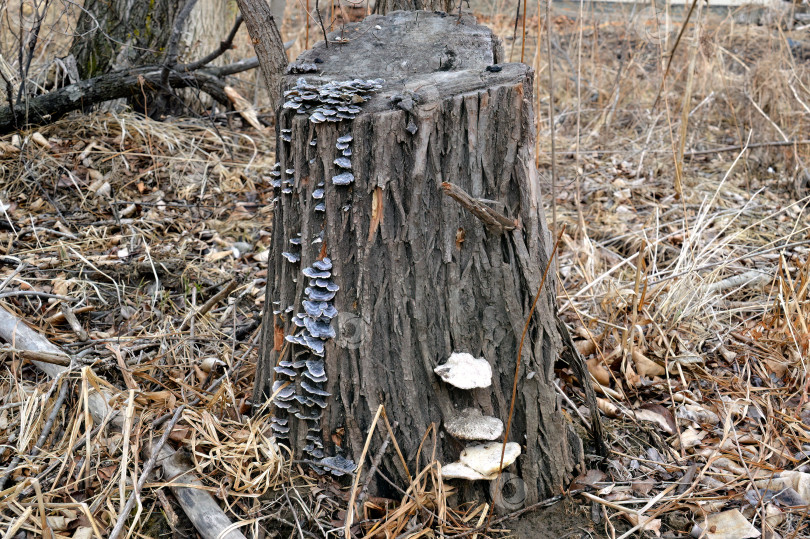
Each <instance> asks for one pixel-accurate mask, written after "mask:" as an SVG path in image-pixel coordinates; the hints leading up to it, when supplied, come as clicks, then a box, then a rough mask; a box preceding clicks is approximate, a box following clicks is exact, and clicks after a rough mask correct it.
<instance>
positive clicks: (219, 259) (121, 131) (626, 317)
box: [0, 2, 810, 538]
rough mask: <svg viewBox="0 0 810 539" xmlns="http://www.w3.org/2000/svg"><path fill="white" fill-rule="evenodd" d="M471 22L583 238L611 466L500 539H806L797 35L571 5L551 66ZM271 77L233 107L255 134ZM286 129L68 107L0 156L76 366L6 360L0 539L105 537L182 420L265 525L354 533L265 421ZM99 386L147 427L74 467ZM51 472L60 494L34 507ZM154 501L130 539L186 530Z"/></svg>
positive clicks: (469, 513) (187, 438)
mask: <svg viewBox="0 0 810 539" xmlns="http://www.w3.org/2000/svg"><path fill="white" fill-rule="evenodd" d="M2 5H5V4H2V3H0V6H2ZM507 7H508V9H507ZM473 8H474V10H475V11H476V12H477V13H478V15H479V16H480V18H481V20H482V21H483V22H485V23H487V24H489V25H490V26H491V27H493V28H494V29H495V30H496V32H497V33H498V34H499V35H501V37H502V38H503V40H504V45H505V51H506V53H507V56H508V57H509V58H510V59H511V60H512V61H520V60H521V56H522V58H523V61H525V62H526V63H528V64H530V65H532V66H533V67H534V69H535V72H536V79H535V93H534V99H535V113H536V116H537V125H536V128H537V165H538V167H539V169H540V171H541V173H542V177H543V186H544V189H545V191H544V202H545V208H546V215H547V219H548V222H549V225H550V227H551V228H552V231H553V233H554V234H555V236H556V234H557V232H558V231H562V230H563V226H564V227H565V228H564V233H562V236H561V241H560V247H559V251H558V261H559V262H558V263H559V266H558V268H556V269H557V273H558V280H559V287H558V305H559V309H560V313H561V316H562V317H563V319H564V320H565V321H566V322H567V323H568V325H569V327H571V328H572V329H573V331H574V334H575V340H576V344H577V347H578V348H579V351H580V352H581V353H582V355H583V356H584V357H585V358H586V359H587V361H588V367H589V369H590V371H591V374H592V376H593V379H594V382H595V383H596V385H597V392H598V395H599V408H600V412H601V414H602V418H603V423H604V427H605V429H606V434H607V443H608V445H609V447H610V449H611V451H612V452H611V455H610V456H609V458H608V460H607V463H606V464H607V465H606V467H605V468H604V469H603V470H601V471H600V470H597V469H596V459H594V460H589V461H588V462H586V466H587V468H588V470H589V471H588V472H587V473H586V474H583V476H581V477H579V478H578V479H577V480H576V481H575V484H574V485H572V489H574V488H578V487H582V488H584V489H585V490H586V492H585V494H583V495H578V496H574V497H572V498H571V499H568V500H566V501H564V502H561V503H558V504H556V505H553V506H552V507H551V508H547V509H542V510H538V511H536V512H530V513H526V514H523V515H522V516H520V517H519V518H517V519H513V520H509V521H505V522H503V523H500V524H499V525H498V526H499V528H501V529H503V530H505V531H504V532H499V533H496V534H490V535H498V536H503V535H509V534H512V535H513V536H517V537H527V538H529V537H540V538H542V537H554V538H564V537H571V538H576V537H580V538H584V537H611V538H615V537H624V536H625V535H624V534H627V533H629V534H632V535H643V536H650V537H652V536H657V535H663V536H665V537H673V538H674V537H686V536H687V535H688V534H689V533H690V532H692V531H693V529H694V528H695V526H699V527H700V528H702V530H703V532H702V533H703V537H709V538H721V537H728V538H731V537H737V538H744V537H758V536H760V535H762V536H764V537H771V538H777V537H785V538H794V537H810V527H809V526H810V521H809V520H808V519H807V518H806V517H807V511H808V507H810V398H809V397H808V391H809V389H810V372H809V371H808V360H809V359H808V346H810V327H809V326H810V301H808V293H810V221H808V218H807V214H808V210H807V206H808V204H809V203H810V169H808V160H810V140H809V139H810V39H808V37H807V28H806V27H805V28H801V27H800V26H801V24H802V23H801V22H797V23H795V25H796V26H792V24H793V23H791V25H788V24H786V22H787V21H791V20H792V17H793V11H791V10H787V11H786V12H785V13H781V14H778V15H779V16H773V12H769V11H762V10H758V11H756V10H755V11H751V10H736V11H729V12H718V11H711V12H708V11H704V10H702V9H701V8H698V9H697V10H696V12H695V13H694V14H693V17H692V19H691V22H690V24H689V25H688V26H687V27H686V29H685V31H684V32H683V37H682V38H681V39H680V41H678V39H677V36H678V32H679V30H680V28H681V25H682V24H681V23H682V22H683V17H682V16H681V17H676V18H674V19H673V20H672V21H671V24H669V25H667V24H666V21H665V19H664V16H665V13H663V12H662V11H658V12H656V11H655V10H654V9H653V8H649V7H637V8H633V7H632V6H621V7H615V6H614V7H613V8H611V10H610V13H607V14H606V13H599V12H596V11H595V10H593V9H590V8H588V6H585V8H584V10H583V14H582V17H580V16H579V13H578V9H579V6H578V5H577V4H573V3H572V4H570V5H569V4H564V5H562V6H561V7H560V9H559V10H555V11H554V13H553V17H552V21H551V22H552V24H551V28H550V34H551V40H550V47H551V54H550V55H549V54H547V47H548V46H549V43H548V42H547V41H546V36H547V31H548V30H549V28H547V27H546V25H545V24H544V18H543V17H542V13H543V6H542V5H539V6H538V5H535V6H532V11H530V12H529V14H528V15H529V17H528V20H527V33H526V39H525V47H524V45H523V42H524V40H523V39H522V37H521V35H522V29H521V24H520V23H518V24H517V26H515V21H514V12H513V11H512V10H513V9H514V6H507V5H506V4H505V3H500V4H498V3H493V4H491V5H490V4H488V3H483V2H482V3H480V4H476V3H474V4H473ZM538 8H539V12H540V15H541V16H540V17H539V18H538V17H537V12H538ZM757 19H759V22H761V23H762V24H756V20H757ZM301 21H302V15H301V12H300V9H298V8H295V9H293V8H290V9H288V20H287V21H285V39H293V38H297V41H296V43H295V44H294V45H293V47H292V49H291V50H290V54H291V55H292V56H294V55H295V54H297V52H298V51H300V50H301V49H302V48H304V47H305V46H306V43H305V42H304V41H305V39H306V38H305V32H304V30H303V29H302V24H301ZM515 28H517V29H516V30H515ZM310 31H311V32H312V34H311V35H310V36H309V42H310V44H311V43H312V41H313V40H314V39H316V31H315V29H314V28H312V29H311V30H310ZM538 38H539V39H538ZM676 43H677V46H676ZM673 51H674V52H673ZM43 56H44V55H43ZM549 58H551V59H552V62H550V63H549V61H548V59H549ZM670 60H671V63H670ZM0 67H2V66H0ZM551 79H553V81H554V82H553V84H552V83H551V82H550V81H551ZM255 80H256V79H255V77H254V76H253V75H250V76H246V77H244V78H243V79H242V80H239V81H236V82H235V83H234V86H235V87H236V88H237V90H238V91H239V92H241V93H242V95H245V96H247V97H248V98H251V97H252V98H253V102H254V103H257V104H258V105H257V106H258V109H257V110H258V112H259V115H258V118H259V119H260V120H262V121H264V120H267V119H269V118H270V115H269V114H268V111H266V110H263V109H262V107H261V103H262V96H261V94H260V92H256V90H255V86H254V85H253V82H254V81H255ZM550 103H552V104H553V107H551V108H550V107H549V104H550ZM550 110H553V121H552V118H551V115H550ZM552 125H553V126H554V129H553V130H552ZM552 131H553V135H552ZM274 136H275V134H274V130H273V129H272V128H266V129H261V130H257V129H256V128H254V127H251V126H250V125H249V124H248V123H247V122H246V121H244V120H243V118H242V117H241V116H240V115H239V114H237V113H236V112H234V111H220V110H214V111H212V113H211V114H210V115H209V116H207V117H203V118H195V119H189V118H168V119H165V120H164V121H155V120H151V119H149V118H145V117H144V116H142V115H139V114H134V113H131V112H110V111H97V112H93V113H89V114H73V115H70V116H68V117H66V118H64V119H62V120H59V121H58V122H56V123H54V124H52V125H49V126H45V127H42V128H40V129H39V130H36V131H35V130H31V131H29V132H26V133H22V134H21V136H20V135H8V136H4V137H1V138H0V283H2V284H0V303H2V306H3V307H4V308H5V309H7V310H9V311H11V312H13V313H14V314H15V315H16V316H18V317H19V318H21V319H22V320H24V321H25V322H26V323H27V324H29V325H30V326H31V327H33V328H36V329H37V331H39V332H40V333H41V334H42V335H43V336H44V337H46V338H47V339H49V340H50V341H51V342H52V343H54V344H55V345H57V346H59V347H61V348H62V349H63V350H65V351H66V352H68V353H69V354H71V356H72V357H73V358H75V363H74V367H75V366H76V365H78V366H79V368H75V369H73V370H71V372H70V374H69V375H68V376H66V377H64V379H60V380H58V381H56V382H54V381H51V380H48V379H47V378H46V377H44V375H42V374H41V373H40V372H38V371H37V370H36V369H35V368H34V367H33V366H32V365H31V363H30V362H29V361H27V359H26V357H25V355H24V354H22V353H20V351H19V350H16V349H15V348H14V346H13V344H10V345H8V346H7V347H5V348H0V357H2V361H3V367H2V370H1V371H0V477H2V480H3V485H4V486H2V487H0V528H2V527H4V526H9V527H13V526H19V528H18V531H19V532H20V533H23V532H25V533H28V534H29V535H28V536H29V537H33V536H38V534H41V533H42V523H43V521H42V520H41V519H40V516H43V515H44V516H47V525H48V526H49V527H50V529H51V530H52V531H53V532H54V533H55V534H56V536H58V537H90V536H91V535H92V534H93V529H94V528H95V529H97V530H105V529H106V530H109V529H110V528H111V527H112V525H113V524H114V523H115V521H116V520H117V518H118V516H119V512H120V508H121V504H122V500H121V498H120V494H119V492H120V491H119V486H121V487H122V488H123V485H125V483H126V481H127V480H128V479H127V478H130V479H132V478H135V477H137V475H138V473H139V472H138V470H139V466H140V464H141V463H142V461H143V457H141V456H139V455H140V450H141V449H143V443H142V442H143V440H144V439H145V437H146V435H147V434H148V430H149V428H150V424H151V423H152V421H153V420H154V419H157V418H158V417H160V416H162V415H164V414H165V413H167V412H172V411H173V410H175V409H176V408H177V407H178V406H179V405H181V404H187V408H186V409H185V411H184V415H183V419H184V421H183V423H182V424H181V426H178V427H176V428H175V429H174V430H173V431H172V433H171V436H170V440H171V443H174V444H175V445H176V446H178V447H184V448H185V449H186V450H187V454H188V457H189V460H190V462H192V463H193V466H194V468H195V469H196V471H197V472H198V474H199V475H200V477H202V478H203V480H204V482H205V484H206V485H208V486H209V487H210V490H211V492H213V493H214V494H215V496H216V497H217V498H218V499H221V500H222V501H223V502H225V506H226V507H227V510H228V514H229V515H230V516H231V518H232V519H233V520H234V521H235V522H241V523H244V524H245V530H253V531H256V532H258V531H259V530H260V529H264V530H266V531H267V532H268V533H269V532H270V531H272V530H278V531H279V533H281V534H282V536H296V533H297V531H296V526H294V525H293V527H292V528H291V529H285V526H286V525H288V524H292V523H293V522H298V521H299V520H300V521H301V522H303V523H304V524H305V525H306V526H308V529H309V532H307V533H312V530H318V529H320V530H329V529H337V527H339V526H340V522H341V521H342V518H343V517H345V506H346V501H347V498H346V489H345V488H343V489H341V488H340V486H339V485H337V484H332V483H329V482H325V481H320V482H319V481H318V480H317V479H315V478H313V477H312V476H309V475H307V474H305V473H303V470H302V469H300V468H298V466H297V465H290V464H289V463H286V464H285V463H284V462H283V461H282V460H281V459H279V458H277V455H275V454H274V453H273V452H270V453H268V452H267V447H266V445H267V443H268V442H267V440H266V438H265V437H264V435H263V433H264V432H266V431H267V427H268V423H269V416H268V415H267V414H257V415H253V416H248V415H246V412H247V411H248V410H249V409H250V403H249V400H250V397H251V388H252V382H253V380H252V376H253V365H254V363H255V359H256V351H255V348H256V343H257V339H258V334H259V324H260V319H261V313H262V308H263V305H264V301H265V296H264V287H265V284H266V275H267V270H266V268H267V256H268V251H267V243H268V240H269V235H268V231H269V229H270V227H271V221H272V205H271V200H272V197H273V193H272V188H271V187H270V186H269V184H268V181H267V174H268V172H269V171H270V170H271V168H272V166H273V164H274V146H275V140H274ZM14 137H18V138H14ZM552 138H553V141H554V148H555V151H554V152H553V153H552V151H551V148H552ZM223 290H227V294H225V295H218V293H219V292H221V291H223ZM212 298H215V301H213V302H211V301H209V300H211V299H212ZM557 374H558V376H559V381H560V388H561V390H562V393H564V394H565V396H566V399H565V401H564V413H565V414H566V417H568V418H569V419H570V421H571V422H572V424H574V425H576V428H577V429H578V431H579V432H581V433H582V434H583V437H584V439H585V443H586V448H589V447H590V445H589V444H592V440H589V439H588V434H587V430H586V429H585V428H584V427H583V426H582V420H581V417H588V411H587V410H585V409H584V407H583V402H584V400H583V398H582V392H581V390H580V388H579V385H578V383H577V382H576V380H575V379H574V377H573V375H572V373H571V372H570V370H569V369H568V368H567V367H565V366H562V365H561V366H560V367H559V368H558V370H557ZM64 383H66V384H70V388H71V391H69V392H68V394H67V395H68V396H67V398H66V400H64V401H63V402H61V404H62V405H61V406H55V403H56V402H57V400H58V397H57V394H58V393H59V390H60V387H61V386H60V384H64ZM108 383H109V384H110V385H109V386H105V387H107V388H108V390H110V391H114V392H115V393H116V395H118V403H119V405H120V406H121V407H122V408H127V407H129V408H130V409H131V410H133V411H134V413H135V415H136V416H138V417H140V419H141V421H140V424H139V425H138V427H137V429H136V431H134V435H133V436H131V437H122V435H121V434H120V433H113V432H106V431H104V430H100V431H99V432H97V433H95V434H93V435H92V437H90V438H89V439H90V442H91V443H90V444H89V446H90V447H91V450H90V451H89V452H87V451H86V450H84V449H81V450H74V449H72V448H74V447H75V444H76V442H77V440H79V439H81V438H83V437H85V436H88V435H87V433H88V432H90V427H91V425H90V420H89V418H88V414H87V413H86V412H87V399H86V398H85V397H84V396H86V395H87V392H88V391H89V390H90V388H92V387H100V386H103V385H105V384H108ZM195 401H196V402H195ZM54 410H55V411H54ZM51 417H53V418H54V421H52V422H51V423H52V425H51V426H50V427H46V424H47V423H48V419H49V418H51ZM394 419H395V418H394ZM45 428H48V429H49V431H48V435H47V436H46V437H45V440H44V442H43V444H42V446H41V452H39V453H38V454H33V453H32V449H33V448H34V445H35V443H36V442H37V439H38V438H39V437H40V436H41V434H42V432H43V429H45ZM122 455H129V457H128V458H122ZM15 457H18V460H17V461H16V462H15V464H14V467H13V468H12V469H10V470H9V469H8V467H9V466H10V465H11V463H12V461H13V460H14V459H15ZM54 463H56V464H57V466H56V468H53V469H52V471H51V472H50V473H47V474H45V475H40V477H39V480H40V484H41V485H42V493H41V494H37V493H36V492H35V491H31V488H30V487H31V486H32V484H33V483H32V479H33V478H34V477H37V476H38V474H42V473H43V471H44V470H47V469H49V467H50V466H52V465H53V464H54ZM53 470H55V471H53ZM122 478H124V479H122ZM160 487H161V484H160V482H159V478H154V479H150V481H149V482H147V484H146V487H145V489H144V490H143V493H142V497H141V499H140V502H139V506H138V507H139V514H138V517H137V519H135V524H134V527H133V530H134V531H133V533H134V535H133V537H154V536H158V535H161V536H172V535H173V536H175V537H184V536H187V535H188V534H189V533H190V528H189V523H188V522H187V520H186V519H185V517H184V515H183V513H182V511H181V510H180V509H179V507H178V506H177V504H176V503H175V502H174V501H173V499H172V498H171V497H168V496H167V495H165V494H163V492H162V491H161V489H160ZM401 487H402V488H405V487H407V485H402V486H401ZM420 495H423V498H421V502H422V503H423V504H425V505H427V506H429V507H434V508H435V507H443V506H444V504H446V503H450V504H452V499H450V500H446V499H437V498H436V496H437V494H436V493H435V492H432V491H430V490H426V491H420ZM291 500H292V501H291ZM400 501H401V500H394V501H391V503H392V504H393V505H394V506H396V505H398V504H399V502H400ZM385 503H386V500H379V499H368V500H366V502H365V504H364V507H363V510H364V511H365V514H364V518H365V517H367V520H365V523H364V524H363V525H362V526H361V525H358V526H356V527H355V528H354V531H355V532H356V533H357V534H358V536H362V535H363V534H364V533H366V532H368V531H369V530H370V527H371V526H373V525H375V524H376V525H378V526H383V527H386V529H389V530H392V529H399V530H400V531H401V530H403V529H408V530H411V532H413V533H418V532H421V533H422V534H423V535H422V536H424V537H438V536H440V535H441V534H442V533H443V534H444V536H445V537H447V536H450V535H453V533H463V532H464V531H465V530H469V529H471V528H473V527H474V526H475V524H476V523H477V522H479V521H480V520H479V519H481V516H482V514H484V513H485V512H488V511H489V510H490V507H489V506H488V505H486V504H484V503H483V501H482V503H481V504H477V505H476V504H473V505H468V506H464V507H459V508H452V510H450V509H448V510H449V513H448V514H450V515H452V519H451V520H452V521H453V522H452V525H450V524H448V523H447V522H439V521H436V520H435V519H431V518H430V517H429V516H428V517H426V516H425V513H424V512H420V511H418V510H417V509H416V508H415V506H413V507H410V508H408V506H409V504H411V502H408V501H406V503H404V504H403V505H402V507H405V508H408V510H407V511H403V512H402V513H400V514H398V515H394V514H393V513H392V512H388V513H386V512H385V511H384V510H383V509H382V507H383V505H384V504H385ZM82 504H84V505H82ZM31 508H34V509H31ZM85 508H86V510H85ZM285 523H286V524H285ZM319 527H320V528H319ZM301 533H302V534H303V533H304V532H301ZM697 533H700V532H699V531H698V532H697ZM102 534H103V535H105V536H106V532H102ZM317 535H318V534H317V533H316V536H317ZM469 536H470V537H472V536H473V535H469ZM478 536H479V537H483V535H482V534H479V535H478Z"/></svg>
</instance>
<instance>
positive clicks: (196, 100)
mask: <svg viewBox="0 0 810 539" xmlns="http://www.w3.org/2000/svg"><path fill="white" fill-rule="evenodd" d="M189 1H190V0H185V1H178V2H175V1H167V0H156V1H150V2H132V1H131V0H87V1H86V2H85V5H84V9H83V10H82V13H81V15H80V17H79V20H78V22H77V26H76V35H77V37H76V38H75V39H74V41H73V44H72V45H71V49H70V52H71V54H72V55H73V56H74V57H75V58H76V62H77V67H78V70H79V76H80V77H81V78H82V79H84V80H86V79H89V78H92V77H98V76H101V75H104V74H107V73H110V72H111V71H120V70H123V69H128V68H132V67H141V66H145V65H150V64H157V63H165V62H166V61H167V60H168V61H169V62H170V63H171V62H174V61H175V60H176V61H177V62H178V63H188V62H191V61H194V60H196V59H198V58H199V57H200V56H202V55H203V54H207V53H208V52H209V51H212V50H215V49H216V48H217V46H218V45H219V43H220V41H221V40H223V39H225V36H226V35H227V34H228V30H229V29H230V28H231V27H232V26H233V24H234V20H235V17H236V11H235V10H233V9H229V8H228V0H196V2H194V5H193V8H192V9H191V10H190V12H189V13H188V14H187V15H186V17H185V20H184V21H182V26H181V31H180V32H179V34H178V35H177V36H175V37H174V41H175V42H174V43H172V40H173V35H174V34H175V26H176V23H177V17H178V15H180V14H181V12H182V11H183V9H184V7H185V6H186V5H187V3H188V2H189ZM168 56H172V57H171V58H167V57H168ZM230 61H231V58H230V55H229V54H228V53H227V52H226V53H224V54H222V55H220V56H219V57H218V58H216V59H215V60H213V61H212V65H224V64H226V63H228V62H230ZM163 90H164V91H165V90H167V89H166V88H164V89H163ZM146 94H147V96H148V99H149V101H147V103H146V104H144V103H139V102H138V100H137V99H136V100H134V101H133V104H135V105H136V108H137V109H139V110H146V111H147V112H149V113H150V114H152V113H154V115H159V114H162V113H163V112H164V111H165V110H166V105H167V103H166V102H165V101H166V100H165V99H161V100H160V101H158V102H157V103H155V102H153V101H152V100H151V97H152V96H153V95H154V94H153V93H152V92H146ZM182 99H183V100H184V101H186V102H187V103H188V104H190V105H192V106H193V107H194V108H195V109H197V110H202V109H203V108H205V107H207V106H209V105H210V100H209V99H208V98H207V97H206V96H205V95H203V94H199V93H197V94H193V93H186V94H184V95H183V96H182ZM144 105H145V106H144ZM183 108H184V107H183Z"/></svg>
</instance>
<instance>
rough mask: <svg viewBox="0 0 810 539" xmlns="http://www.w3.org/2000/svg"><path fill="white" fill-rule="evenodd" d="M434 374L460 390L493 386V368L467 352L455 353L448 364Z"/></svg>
mask: <svg viewBox="0 0 810 539" xmlns="http://www.w3.org/2000/svg"><path fill="white" fill-rule="evenodd" d="M433 372H435V373H436V374H438V375H439V376H440V377H441V379H442V380H444V381H445V382H447V383H448V384H450V385H452V386H455V387H457V388H459V389H474V388H476V387H489V386H491V385H492V366H491V365H490V364H489V362H488V361H487V360H486V359H484V358H480V357H478V358H476V357H473V356H472V354H468V353H466V352H453V353H452V354H450V357H449V358H447V362H446V363H444V364H442V365H439V366H438V367H436V368H435V369H433Z"/></svg>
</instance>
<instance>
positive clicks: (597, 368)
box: [585, 357, 610, 387]
mask: <svg viewBox="0 0 810 539" xmlns="http://www.w3.org/2000/svg"><path fill="white" fill-rule="evenodd" d="M585 365H587V366H588V372H589V373H591V376H593V377H594V378H595V379H596V381H597V382H599V383H600V384H602V385H603V386H605V387H607V386H610V371H609V370H608V369H607V367H605V364H604V362H602V360H601V359H599V358H598V357H592V358H591V359H589V360H588V361H586V362H585Z"/></svg>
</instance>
